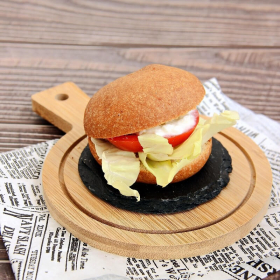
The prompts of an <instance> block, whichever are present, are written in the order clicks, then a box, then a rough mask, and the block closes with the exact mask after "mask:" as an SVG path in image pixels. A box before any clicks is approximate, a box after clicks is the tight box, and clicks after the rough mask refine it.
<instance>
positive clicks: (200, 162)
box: [88, 137, 212, 184]
mask: <svg viewBox="0 0 280 280" xmlns="http://www.w3.org/2000/svg"><path fill="white" fill-rule="evenodd" d="M88 143H89V148H90V151H91V154H92V155H93V157H94V158H95V160H96V161H97V162H98V163H99V164H100V165H102V160H101V159H100V158H99V157H98V155H97V153H96V150H95V145H94V143H93V142H92V141H91V139H90V137H88ZM211 150H212V138H211V139H210V140H209V141H208V142H206V143H205V144H204V145H203V147H202V152H201V154H200V155H199V156H198V157H197V158H195V159H194V160H193V161H191V162H190V163H189V164H187V165H186V166H184V167H183V168H182V169H181V170H180V171H179V172H178V173H177V174H176V175H175V176H174V178H173V181H172V183H176V182H180V181H183V180H185V179H187V178H189V177H191V176H193V175H194V174H196V173H197V172H198V171H199V170H200V169H201V168H202V167H203V166H204V165H205V163H206V162H207V160H208V158H209V156H210V154H211ZM137 182H141V183H146V184H156V177H155V176H154V175H153V174H152V173H151V172H149V171H148V170H147V169H146V167H145V166H144V165H143V164H142V162H140V172H139V175H138V178H137Z"/></svg>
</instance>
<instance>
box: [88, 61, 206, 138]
mask: <svg viewBox="0 0 280 280" xmlns="http://www.w3.org/2000/svg"><path fill="white" fill-rule="evenodd" d="M204 95H205V90H204V87H203V85H202V84H201V82H200V81H199V80H198V79H197V78H196V77H195V76H194V75H193V74H191V73H189V72H187V71H184V70H182V69H178V68H175V67H170V66H164V65H159V64H152V65H148V66H146V67H144V68H142V69H140V70H138V71H136V72H134V73H131V74H129V75H127V76H124V77H121V78H119V79H117V80H115V81H113V82H111V83H109V84H108V85H106V86H104V87H103V88H101V89H100V90H99V91H97V92H96V93H95V94H94V95H93V97H92V98H91V99H90V101H89V103H88V105H87V108H86V110H85V115H84V126H85V132H86V134H87V135H88V136H90V137H93V138H111V137H116V136H121V135H126V134H131V133H136V132H139V131H141V130H144V129H148V128H152V127H155V126H158V125H161V124H163V123H166V122H168V121H171V120H173V119H177V118H179V117H180V116H183V115H185V114H187V112H189V111H190V110H192V109H195V107H196V106H197V105H198V104H199V103H200V102H201V101H202V99H203V97H204Z"/></svg>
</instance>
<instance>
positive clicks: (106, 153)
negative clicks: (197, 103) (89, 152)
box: [91, 110, 239, 201]
mask: <svg viewBox="0 0 280 280" xmlns="http://www.w3.org/2000/svg"><path fill="white" fill-rule="evenodd" d="M195 111H196V110H192V111H190V113H189V114H188V115H186V116H184V117H181V118H179V119H177V120H175V121H172V122H171V123H166V124H165V125H162V126H160V127H157V128H154V129H148V130H146V131H142V132H139V133H138V134H134V136H133V137H134V138H136V140H137V141H138V142H139V145H140V148H141V149H140V151H137V153H135V152H133V151H127V150H121V149H119V148H117V147H116V146H117V145H115V143H114V145H113V144H112V141H110V140H111V139H114V138H111V139H108V140H109V141H107V140H103V139H96V138H91V141H92V142H93V143H94V145H95V149H96V152H97V155H98V157H99V158H100V159H102V170H103V172H104V176H105V178H106V180H107V183H108V184H109V185H111V186H113V187H114V188H116V189H118V190H119V191H120V193H121V194H122V195H125V196H135V197H136V199H137V200H138V201H139V200H140V195H139V193H138V191H136V190H133V189H131V188H130V187H131V186H132V185H133V184H134V183H135V182H136V180H137V177H138V174H139V172H140V161H141V163H142V164H143V165H144V166H145V167H146V169H147V170H148V171H149V172H151V173H152V174H153V175H154V176H155V177H156V181H157V184H158V185H160V186H162V187H165V186H167V185H168V184H169V183H170V182H172V180H173V178H174V176H175V175H176V174H177V173H178V172H179V171H180V170H181V169H182V168H183V167H184V166H186V165H187V164H189V163H190V162H191V161H192V160H194V159H195V158H197V157H198V156H199V155H200V154H201V151H202V147H203V145H204V144H205V143H206V142H207V141H208V140H209V139H210V138H211V137H212V136H213V135H215V134H216V133H218V132H219V131H221V130H223V129H225V128H227V127H231V126H233V125H234V124H235V123H236V121H237V120H238V119H239V115H238V113H237V112H233V111H224V112H223V113H221V114H220V115H216V114H215V115H214V116H213V117H212V118H210V119H207V120H204V119H202V118H198V117H197V118H196V112H195ZM198 119H199V121H198ZM182 123H187V124H188V129H187V131H191V132H190V134H189V135H188V137H187V138H186V139H185V140H183V142H181V143H180V144H179V145H174V146H173V145H172V143H169V139H170V138H172V137H176V136H177V134H176V133H177V132H178V131H179V132H181V131H180V128H181V127H184V125H181V124H182ZM196 124H197V125H196ZM165 126H166V127H168V126H170V127H171V128H172V129H170V131H166V127H165ZM174 131H175V132H174ZM184 131H185V128H183V132H182V133H181V134H179V135H182V134H184ZM173 134H175V135H173Z"/></svg>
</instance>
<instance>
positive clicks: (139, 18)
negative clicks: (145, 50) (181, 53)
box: [0, 0, 280, 47]
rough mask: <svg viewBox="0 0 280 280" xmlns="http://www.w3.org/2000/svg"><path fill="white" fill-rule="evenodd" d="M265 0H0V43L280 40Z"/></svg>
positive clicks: (273, 7)
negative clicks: (227, 0)
mask: <svg viewBox="0 0 280 280" xmlns="http://www.w3.org/2000/svg"><path fill="white" fill-rule="evenodd" d="M279 12H280V5H279V1H277V0H269V1H265V2H264V1H261V0H257V1H238V0H235V1H231V2H224V1H222V0H215V1H207V0H201V1H183V0H181V1H180V0H176V1H172V3H171V2H170V1H160V0H156V1H148V0H145V1H140V0H135V1H126V0H117V1H110V0H106V1H87V0H82V1H70V2H69V1H65V0H64V1H56V0H51V1H44V0H39V1H33V0H28V1H1V2H0V18H1V21H0V30H1V32H0V37H1V41H2V42H10V41H12V42H32V43H48V44H63V45H65V44H68V45H69V44H71V45H103V46H104V45H115V46H120V45H130V46H233V45H234V46H246V47H247V46H264V45H265V46H270V47H276V46H279V45H280V38H279V31H280V30H279Z"/></svg>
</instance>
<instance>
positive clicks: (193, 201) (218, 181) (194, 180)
mask: <svg viewBox="0 0 280 280" xmlns="http://www.w3.org/2000/svg"><path fill="white" fill-rule="evenodd" d="M78 169H79V174H80V177H81V179H82V181H83V183H84V185H85V186H86V187H87V188H88V189H89V190H90V192H91V193H92V194H93V195H95V196H97V197H99V198H100V199H102V200H104V201H106V202H108V203H110V204H111V205H113V206H115V207H118V208H122V209H125V210H129V211H133V212H139V213H146V214H147V213H152V214H167V213H176V212H181V211H185V210H190V209H192V208H194V207H196V206H198V205H200V204H202V203H204V202H206V201H209V200H211V199H213V198H214V197H216V196H217V195H218V194H219V193H220V192H221V190H222V189H223V188H224V187H225V186H226V185H227V184H228V182H229V173H230V172H231V171H232V165H231V157H230V155H229V153H228V151H227V150H226V149H225V147H224V146H223V145H222V144H221V143H220V142H219V141H218V140H216V139H214V138H213V146H212V153H211V155H210V157H209V159H208V161H207V163H206V164H205V166H204V167H203V168H202V169H201V170H200V171H199V172H198V173H197V174H195V175H194V176H192V177H190V178H188V179H186V180H184V181H181V182H178V183H173V184H169V185H168V186H167V187H165V188H162V187H161V186H158V185H150V184H143V183H135V184H134V185H133V186H132V188H133V189H136V190H138V192H139V193H140V196H141V200H140V201H139V202H137V201H136V199H135V198H134V197H126V196H123V195H121V194H120V193H119V191H118V190H116V189H114V188H113V187H112V186H110V185H108V184H107V181H106V179H105V178H104V174H103V171H102V169H101V166H100V165H99V164H98V163H97V162H96V161H95V159H94V158H93V156H92V155H91V152H90V150H89V147H88V146H87V147H86V148H85V149H84V150H83V152H82V154H81V156H80V159H79V164H78Z"/></svg>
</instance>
